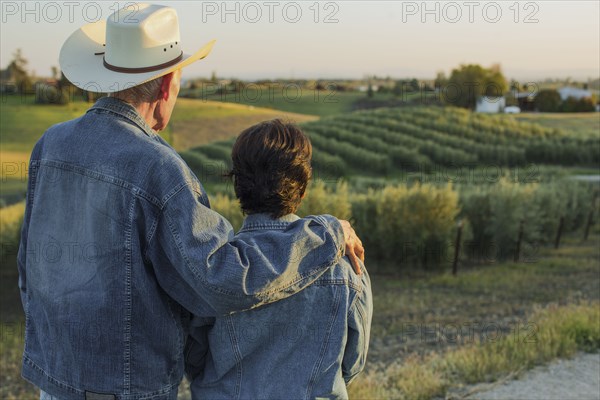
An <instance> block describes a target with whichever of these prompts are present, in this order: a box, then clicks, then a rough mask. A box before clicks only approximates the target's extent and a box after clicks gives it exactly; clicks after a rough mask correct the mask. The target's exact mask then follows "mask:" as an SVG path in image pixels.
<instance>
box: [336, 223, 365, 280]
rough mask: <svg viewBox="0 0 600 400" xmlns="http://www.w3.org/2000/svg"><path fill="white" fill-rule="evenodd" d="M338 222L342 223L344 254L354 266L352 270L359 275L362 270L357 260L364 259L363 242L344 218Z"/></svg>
mask: <svg viewBox="0 0 600 400" xmlns="http://www.w3.org/2000/svg"><path fill="white" fill-rule="evenodd" d="M340 224H341V225H342V229H343V230H344V238H345V239H346V255H347V256H348V258H349V259H350V262H351V263H352V266H353V267H354V272H356V273H357V274H358V275H360V274H362V270H361V268H360V263H359V262H358V260H359V259H360V261H363V262H364V261H365V248H364V247H363V244H362V242H361V241H360V239H359V238H358V236H356V232H354V229H353V228H352V226H351V225H350V222H348V221H346V220H340Z"/></svg>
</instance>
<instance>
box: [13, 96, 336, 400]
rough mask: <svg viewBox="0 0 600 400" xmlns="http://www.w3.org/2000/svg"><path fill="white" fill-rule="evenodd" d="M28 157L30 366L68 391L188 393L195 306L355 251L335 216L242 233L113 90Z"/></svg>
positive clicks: (264, 291) (201, 308)
mask: <svg viewBox="0 0 600 400" xmlns="http://www.w3.org/2000/svg"><path fill="white" fill-rule="evenodd" d="M29 168H30V169H29V182H28V191H27V203H26V209H25V217H24V223H23V228H22V232H21V245H20V248H19V254H18V266H19V287H20V290H21V298H22V302H23V307H24V310H25V315H26V332H25V351H24V354H23V370H22V375H23V377H24V378H25V379H27V380H29V381H31V382H32V383H33V384H35V385H37V386H38V387H40V388H41V389H42V390H43V391H45V392H47V393H49V394H51V395H53V396H56V397H59V398H61V399H63V400H71V399H73V400H76V399H84V398H85V393H86V391H89V392H94V393H104V394H114V395H115V396H116V398H117V399H154V400H158V399H175V398H176V396H177V388H178V386H179V383H180V381H181V379H182V377H183V371H184V361H183V351H184V346H185V340H186V337H187V335H188V331H189V321H190V313H194V314H196V315H199V316H205V317H208V316H217V315H220V314H224V313H229V312H232V311H237V310H244V309H248V308H251V307H256V306H259V305H261V304H265V303H270V302H273V301H276V300H279V299H281V298H284V297H287V296H289V295H291V294H293V293H296V292H297V291H299V290H301V289H303V288H304V287H306V286H307V285H309V284H310V283H312V282H313V281H314V280H316V279H317V278H318V277H319V276H320V275H321V274H323V273H324V272H325V271H326V270H327V269H328V268H329V267H330V266H331V265H333V264H335V263H336V262H337V260H338V259H339V257H340V255H341V254H342V253H343V247H344V244H343V232H342V229H341V226H340V225H339V222H337V220H336V219H334V218H333V217H330V216H319V217H312V218H306V219H303V220H300V221H297V222H296V223H294V224H292V225H290V226H289V227H288V229H286V230H284V231H273V232H264V234H263V235H262V236H257V237H255V238H254V240H253V241H246V240H241V239H238V238H234V232H233V230H232V228H231V225H230V224H229V223H228V222H227V221H226V220H225V219H224V218H222V217H221V216H220V215H219V214H217V213H216V212H213V211H211V210H210V209H209V202H208V198H207V196H206V193H205V192H204V190H203V188H202V186H201V185H200V183H199V182H198V179H197V178H196V176H195V175H194V174H193V173H192V172H191V170H190V169H189V168H188V167H187V165H186V164H185V163H184V162H183V160H182V159H181V158H180V157H179V155H178V154H177V153H176V152H175V151H174V150H173V149H172V148H171V147H170V146H169V145H168V144H167V143H166V142H165V141H164V140H162V139H161V138H160V137H159V136H158V135H157V134H156V133H155V132H153V131H152V129H151V128H150V127H149V126H148V125H147V124H146V123H145V122H144V120H143V119H142V118H141V116H140V115H139V114H138V113H137V112H136V110H135V109H134V108H133V107H131V106H130V105H127V104H126V103H123V102H121V101H119V100H116V99H114V98H102V99H100V100H98V101H97V102H96V104H95V105H94V106H93V107H92V108H91V109H90V110H88V112H87V113H86V114H85V115H83V116H82V117H80V118H78V119H75V120H72V121H68V122H65V123H61V124H58V125H55V126H53V127H51V128H50V129H49V130H48V131H47V132H46V133H45V134H44V135H43V137H42V138H41V139H40V140H39V142H38V143H37V144H36V146H35V148H34V150H33V153H32V155H31V161H30V167H29ZM298 253H302V254H305V253H308V254H309V255H310V262H308V261H306V260H305V259H303V258H298V257H296V254H298Z"/></svg>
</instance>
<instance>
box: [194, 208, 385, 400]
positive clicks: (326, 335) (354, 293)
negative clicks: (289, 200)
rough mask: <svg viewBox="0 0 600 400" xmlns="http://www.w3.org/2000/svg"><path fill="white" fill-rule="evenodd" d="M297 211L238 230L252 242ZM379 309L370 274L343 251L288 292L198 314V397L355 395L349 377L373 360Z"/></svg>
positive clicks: (256, 219)
mask: <svg viewBox="0 0 600 400" xmlns="http://www.w3.org/2000/svg"><path fill="white" fill-rule="evenodd" d="M297 219H298V217H296V216H294V215H288V216H285V217H283V218H281V219H277V220H273V219H271V218H270V217H269V216H268V215H265V214H253V215H250V216H248V217H247V218H246V220H245V221H244V225H243V227H242V229H241V230H240V232H239V233H238V234H237V235H236V238H237V239H238V240H243V241H249V242H252V241H253V240H255V238H259V237H260V236H261V235H264V234H265V233H267V232H273V231H277V230H285V229H287V228H288V226H289V224H290V223H292V222H293V221H295V220H297ZM299 256H300V257H302V258H307V257H308V258H310V255H309V254H307V253H301V254H299ZM372 314H373V303H372V294H371V285H370V281H369V274H368V273H367V271H366V270H364V273H363V274H362V276H358V275H356V274H354V272H352V268H351V267H350V263H349V261H348V260H347V259H346V258H342V259H341V260H340V262H339V263H338V264H337V265H335V266H334V267H333V268H331V269H330V270H328V271H327V272H326V273H325V274H323V275H322V276H321V277H320V278H319V279H318V280H317V281H316V282H315V283H314V284H312V285H311V286H310V287H309V288H307V289H304V290H303V291H302V292H300V293H298V294H295V295H294V296H291V297H288V298H287V299H285V300H282V301H279V302H277V303H273V304H269V305H267V306H264V307H261V308H258V309H255V310H250V311H245V312H239V313H234V314H231V315H228V316H224V317H217V318H216V319H215V318H197V317H194V318H192V323H191V335H190V338H189V340H188V344H187V346H186V372H187V374H188V376H189V377H190V379H191V380H192V385H191V390H192V398H193V399H198V400H201V399H314V398H327V399H331V398H347V397H348V394H347V392H346V384H347V383H349V382H350V381H351V380H352V379H353V378H354V377H355V376H356V375H357V374H358V373H359V372H360V371H362V369H363V367H364V365H365V361H366V357H367V350H368V346H369V336H370V329H371V316H372Z"/></svg>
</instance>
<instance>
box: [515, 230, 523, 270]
mask: <svg viewBox="0 0 600 400" xmlns="http://www.w3.org/2000/svg"><path fill="white" fill-rule="evenodd" d="M523 223H524V221H523V220H521V222H520V223H519V237H518V238H517V250H516V251H515V262H519V257H520V255H521V241H522V240H523Z"/></svg>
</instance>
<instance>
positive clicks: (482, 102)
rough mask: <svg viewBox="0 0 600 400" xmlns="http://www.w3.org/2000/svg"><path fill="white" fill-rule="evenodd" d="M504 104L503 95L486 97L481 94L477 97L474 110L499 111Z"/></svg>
mask: <svg viewBox="0 0 600 400" xmlns="http://www.w3.org/2000/svg"><path fill="white" fill-rule="evenodd" d="M505 106H506V99H505V98H504V96H499V97H488V96H481V97H479V98H478V99H477V104H476V105H475V111H476V112H480V113H501V112H502V111H503V110H504V107H505Z"/></svg>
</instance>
